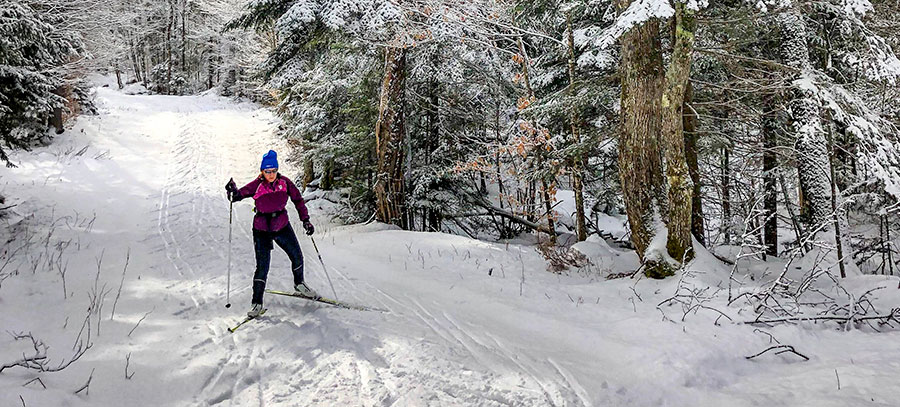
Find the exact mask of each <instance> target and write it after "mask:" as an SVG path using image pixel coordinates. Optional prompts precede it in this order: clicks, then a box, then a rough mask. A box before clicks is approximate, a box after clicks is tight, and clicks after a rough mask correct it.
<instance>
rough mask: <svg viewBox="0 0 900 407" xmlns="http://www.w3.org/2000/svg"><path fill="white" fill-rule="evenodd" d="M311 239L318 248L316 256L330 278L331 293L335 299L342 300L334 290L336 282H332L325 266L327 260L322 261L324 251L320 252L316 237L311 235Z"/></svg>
mask: <svg viewBox="0 0 900 407" xmlns="http://www.w3.org/2000/svg"><path fill="white" fill-rule="evenodd" d="M309 240H312V244H313V248H314V249H316V256H318V257H319V263H321V264H322V270H323V271H324V272H325V278H327V279H328V285H330V286H331V293H332V294H334V299H335V300H338V301H340V298H338V295H337V291H334V284H332V283H331V276H329V275H328V268H327V267H325V262H324V261H322V253H319V246H318V245H316V239H314V238H313V237H312V236H310V237H309Z"/></svg>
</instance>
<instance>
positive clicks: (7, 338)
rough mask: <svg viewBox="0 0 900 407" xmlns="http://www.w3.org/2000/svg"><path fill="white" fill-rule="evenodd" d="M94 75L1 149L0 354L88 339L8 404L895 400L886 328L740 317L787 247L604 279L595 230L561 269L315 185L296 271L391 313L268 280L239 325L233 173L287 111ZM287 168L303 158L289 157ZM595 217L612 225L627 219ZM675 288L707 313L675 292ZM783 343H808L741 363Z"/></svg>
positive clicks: (623, 258)
mask: <svg viewBox="0 0 900 407" xmlns="http://www.w3.org/2000/svg"><path fill="white" fill-rule="evenodd" d="M97 92H98V94H97V99H98V103H99V105H100V109H101V113H100V115H99V116H92V117H89V116H85V117H81V118H79V119H78V120H77V122H76V123H75V125H74V127H72V128H70V129H69V130H68V131H66V132H65V133H64V134H62V135H60V136H58V137H57V138H56V139H55V140H54V142H53V143H52V144H50V145H49V146H47V147H41V148H35V149H34V150H32V151H29V152H25V151H18V152H14V153H13V154H12V155H11V158H12V161H13V162H14V163H15V164H16V165H18V168H13V169H7V170H4V171H3V172H0V193H2V194H3V195H5V196H7V198H8V201H7V203H6V205H15V206H14V207H13V208H12V209H10V210H9V214H8V216H6V217H5V218H2V219H0V226H2V232H0V233H2V234H3V236H2V237H3V239H4V242H5V243H4V247H3V249H2V251H0V267H2V269H0V328H2V330H3V331H5V332H9V334H6V335H4V336H2V337H0V366H4V365H7V364H9V363H15V362H16V361H20V360H22V359H23V358H27V357H28V356H30V355H34V354H35V346H34V343H33V342H32V340H31V339H30V338H28V337H24V336H23V335H26V334H29V333H30V335H31V337H33V338H35V340H36V341H40V342H41V343H43V344H45V345H46V346H47V348H46V350H45V351H43V352H44V353H41V355H44V356H46V358H47V359H48V360H47V362H48V363H47V364H46V365H45V366H46V367H48V368H55V367H57V366H59V365H60V364H65V363H67V362H68V361H70V360H71V359H72V358H73V356H74V355H77V354H79V353H80V352H79V346H78V344H79V343H80V344H81V347H80V349H81V350H83V351H84V352H83V355H82V356H81V357H80V358H79V359H77V360H75V361H74V362H73V363H71V364H70V365H68V366H67V367H66V368H65V369H62V370H60V371H58V372H40V371H38V370H36V369H28V368H25V367H22V366H13V367H10V368H7V369H5V370H3V371H2V372H0V405H2V406H14V405H22V404H26V405H27V406H45V405H46V406H49V405H66V406H88V405H90V406H122V405H134V406H225V405H230V406H247V405H260V406H262V405H268V406H306V405H334V406H350V405H354V406H355V405H360V406H389V405H395V406H458V405H466V406H469V405H472V406H607V405H610V406H612V405H628V406H658V405H667V406H687V405H691V406H700V405H710V406H721V405H728V406H756V405H765V406H797V405H816V406H848V405H854V406H855V405H896V394H897V391H898V385H897V381H896V378H897V377H898V375H900V364H898V363H897V362H896V361H897V360H900V334H898V333H897V332H895V331H893V330H891V329H884V332H875V330H874V329H871V328H868V327H865V326H863V327H851V329H846V330H845V329H844V328H843V327H841V328H840V329H838V328H839V327H838V325H836V324H827V323H819V324H814V323H801V324H777V325H774V326H771V327H768V326H759V325H748V324H744V323H743V322H745V321H752V320H753V319H754V318H755V316H756V315H755V314H754V313H753V312H752V310H750V309H748V308H746V307H742V306H740V305H736V304H733V305H731V306H729V305H728V304H727V301H728V300H727V298H728V297H727V295H728V294H726V292H725V291H726V290H727V287H729V286H730V285H729V283H728V282H729V276H730V275H731V273H732V272H735V280H737V281H739V282H742V283H743V284H744V285H742V286H735V288H734V289H735V294H737V293H740V292H750V291H753V290H758V289H760V287H762V286H764V285H766V284H771V281H772V278H773V275H777V274H778V273H779V272H780V271H781V270H782V269H784V270H788V269H790V271H791V272H794V273H798V272H801V271H802V270H797V269H795V268H793V267H794V266H792V265H790V264H788V265H785V262H784V261H782V260H779V259H771V258H770V259H769V261H768V262H762V261H747V260H744V261H741V259H740V258H737V257H738V256H736V255H731V256H730V257H732V259H735V258H737V260H738V267H737V268H736V269H735V270H732V267H731V266H729V265H727V264H725V263H723V262H721V261H720V260H719V259H717V258H715V257H713V255H712V254H711V253H709V252H706V251H705V250H703V249H702V248H700V247H698V248H697V251H698V257H697V259H696V260H695V261H694V262H693V263H691V265H690V266H689V268H688V270H685V271H684V272H682V273H680V275H679V276H676V277H671V278H668V279H665V280H661V281H656V280H647V279H643V278H639V277H634V278H629V277H627V276H626V277H624V278H617V279H609V280H608V279H607V277H608V276H610V275H616V274H621V273H626V274H627V273H631V272H632V271H634V270H635V269H636V268H637V267H638V266H639V264H638V261H637V257H636V255H635V254H634V252H633V251H630V250H627V249H624V248H622V247H619V246H618V245H617V244H616V243H615V241H614V240H610V241H607V240H604V239H603V238H601V237H599V236H592V237H591V238H589V239H588V241H586V242H582V243H578V244H577V245H576V246H575V250H578V251H580V252H581V253H583V254H584V255H585V256H587V258H588V259H590V260H591V262H592V266H591V267H588V268H587V269H583V270H572V271H571V272H568V273H563V274H554V273H550V272H548V271H547V262H546V260H544V257H542V256H541V255H540V254H539V253H538V251H536V250H535V248H534V246H533V245H531V244H527V243H523V242H524V241H525V240H522V241H518V240H517V241H515V242H509V243H507V242H486V241H479V240H474V239H470V238H467V237H462V236H455V235H450V234H442V233H424V232H408V231H402V230H398V229H396V228H394V227H390V226H385V225H380V224H359V225H336V224H333V222H331V218H332V217H331V215H332V214H333V213H334V212H335V211H336V210H338V208H336V207H335V205H334V204H333V203H331V202H329V201H328V200H325V199H315V200H310V201H309V207H310V212H311V214H312V217H313V218H312V219H313V223H314V224H315V225H316V228H317V233H316V234H315V235H314V236H313V237H314V238H315V239H316V243H317V245H318V248H319V250H321V256H322V260H323V262H324V265H325V268H323V265H322V263H320V262H319V260H318V258H317V257H316V252H315V250H314V248H313V245H312V242H311V240H310V239H309V238H306V237H305V236H301V237H300V239H301V245H302V247H303V251H304V255H305V264H306V275H307V281H308V282H309V284H310V285H311V286H313V287H314V288H315V289H316V290H318V291H319V292H320V293H321V294H324V295H327V296H330V297H333V296H336V297H337V298H338V299H340V300H342V301H346V302H350V303H354V304H360V305H367V306H372V307H377V308H380V309H382V310H383V312H382V311H353V310H345V309H339V308H335V307H331V306H328V305H323V304H318V303H313V302H309V301H305V300H300V299H295V298H289V297H276V296H272V295H269V296H267V297H266V306H267V308H268V312H267V313H266V314H265V315H264V316H263V317H261V318H260V319H259V320H255V321H251V322H249V323H248V324H246V325H244V326H243V327H241V328H240V329H239V330H237V331H236V332H235V333H233V334H232V333H229V332H228V330H227V328H228V327H231V326H233V325H234V324H236V323H237V322H238V321H240V320H241V319H242V316H243V314H244V312H246V310H247V309H248V308H249V302H250V284H251V276H252V272H253V268H254V264H255V263H254V258H253V250H252V237H251V229H250V223H251V217H252V213H251V211H250V210H251V205H252V204H251V203H250V202H247V201H243V202H240V203H237V204H235V205H234V224H233V226H231V227H233V242H232V245H231V246H230V245H229V242H228V232H229V222H228V215H229V204H228V202H227V200H226V199H225V196H224V185H225V183H226V181H227V180H228V179H229V178H230V177H234V178H235V180H236V181H237V182H238V183H239V184H240V183H241V182H248V181H250V180H251V179H252V178H253V177H254V176H256V174H257V173H258V169H257V168H258V165H259V159H260V157H261V156H262V154H263V153H265V152H266V151H268V150H269V149H275V150H276V151H279V152H282V151H284V152H286V151H287V150H286V145H285V143H284V142H283V141H282V140H280V139H278V138H277V137H276V136H275V129H276V127H277V125H278V123H277V121H276V119H275V118H274V116H273V114H272V113H271V112H270V111H269V110H267V109H266V108H263V107H260V106H257V105H253V104H249V103H237V102H233V101H230V100H229V99H226V98H222V97H219V96H216V95H214V94H206V95H202V96H184V97H174V96H147V95H140V94H136V95H129V94H125V93H122V92H119V91H116V90H113V89H112V88H103V87H101V88H98V89H97ZM128 93H141V92H140V90H139V89H132V91H130V92H128ZM284 156H286V154H285V155H283V157H284ZM280 170H281V172H282V173H284V174H286V175H288V176H291V177H292V178H293V177H296V176H297V175H299V168H298V167H297V166H295V165H293V164H291V163H289V162H286V160H284V159H282V165H281V169H280ZM558 196H559V197H560V198H563V200H564V201H565V200H567V199H571V198H570V196H571V194H569V193H568V192H565V193H562V194H560V195H558ZM571 205H572V204H571V203H570V202H564V204H563V205H561V206H560V207H561V208H568V209H569V210H571V208H570V207H571ZM561 210H562V209H561ZM562 216H563V217H564V218H565V219H567V220H568V221H571V219H570V216H569V214H568V213H566V214H563V215H562ZM592 216H595V217H596V218H597V219H599V221H601V222H602V224H603V225H606V226H607V227H608V229H609V233H610V234H611V235H613V236H615V238H616V239H618V238H621V236H622V234H624V230H625V228H624V227H623V225H622V223H621V221H620V220H617V218H614V217H610V216H608V215H602V216H603V217H602V219H600V218H599V216H600V215H592ZM291 218H292V221H293V223H294V225H295V229H299V228H297V227H296V226H298V225H299V222H298V219H297V214H296V213H291ZM229 247H231V249H232V250H233V264H232V270H233V272H232V276H231V285H232V292H231V297H230V298H231V302H232V303H233V304H234V305H233V306H232V307H231V308H226V307H225V306H224V305H225V303H226V295H227V294H226V286H227V284H226V281H227V277H226V270H227V267H228V263H227V259H228V250H229ZM725 256H726V257H729V255H728V254H726V255H725ZM272 257H273V264H272V269H271V271H270V274H269V287H270V288H275V289H288V288H289V287H290V285H289V284H290V270H289V262H288V260H287V257H286V256H285V255H284V254H283V252H281V251H279V250H277V249H276V250H275V254H273V256H272ZM824 257H827V256H824ZM816 260H819V259H816ZM824 261H825V262H828V261H830V260H828V259H827V258H826V259H825V260H824ZM126 263H127V265H126ZM813 263H818V262H817V261H813ZM804 264H805V263H804ZM809 267H814V265H809ZM12 270H14V272H11V271H12ZM326 273H327V275H326ZM329 277H330V280H331V281H332V282H333V287H334V290H333V291H332V288H331V285H330V284H329V283H328V280H329ZM818 284H819V286H817V287H818V288H819V289H820V290H822V291H823V292H829V293H832V294H833V295H835V296H837V295H836V294H834V291H837V288H836V287H835V286H834V285H833V284H831V285H828V284H824V283H822V282H819V283H818ZM876 287H884V288H883V289H881V290H879V291H878V292H877V298H873V301H872V302H873V304H874V305H875V306H877V307H878V309H880V310H883V311H885V312H887V311H889V310H890V309H891V308H892V307H897V306H898V305H897V304H900V293H898V292H900V290H898V289H897V287H898V279H897V278H896V277H888V276H862V275H854V276H851V277H850V278H848V279H846V280H845V281H844V282H843V285H842V289H846V290H848V292H849V293H852V294H854V295H856V296H857V298H858V296H859V295H860V293H864V292H865V291H868V290H870V289H872V288H876ZM697 290H699V291H697ZM829 290H830V291H829ZM685 292H693V293H695V295H693V298H692V299H691V300H690V301H701V299H702V305H703V307H697V308H693V309H690V308H689V309H687V310H685V308H683V307H682V306H681V305H670V304H672V302H667V301H666V300H668V299H671V298H678V297H677V296H678V295H679V294H683V293H685ZM698 292H699V294H697V293H698ZM660 304H662V305H660ZM892 304H893V305H892ZM17 338H18V339H17ZM776 341H778V342H776ZM779 342H780V343H781V344H786V345H791V346H794V348H795V350H796V351H797V353H799V354H802V355H804V356H805V357H808V358H809V360H808V361H805V360H803V359H802V358H801V357H800V356H798V355H797V354H794V353H784V354H781V355H775V354H774V352H769V353H764V354H762V355H760V356H758V357H756V358H753V359H752V360H748V359H747V357H748V356H752V355H755V354H757V353H760V352H762V351H764V350H766V349H767V348H769V347H770V346H773V344H776V343H779ZM73 344H74V345H75V346H73ZM37 349H38V351H40V350H41V349H43V348H41V347H40V346H38V348H37ZM36 378H39V379H40V381H37V380H35V379H36ZM85 384H89V385H88V386H87V387H84V386H85ZM45 387H46V388H45ZM79 390H81V391H79ZM76 391H77V393H76Z"/></svg>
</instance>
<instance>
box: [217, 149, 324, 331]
mask: <svg viewBox="0 0 900 407" xmlns="http://www.w3.org/2000/svg"><path fill="white" fill-rule="evenodd" d="M259 171H260V173H259V176H258V177H257V178H256V179H255V180H253V181H252V182H250V183H249V184H247V185H245V186H244V187H243V188H240V189H238V188H237V185H235V183H234V179H231V180H229V181H228V184H226V185H225V191H226V192H227V194H228V197H229V199H230V200H231V202H237V201H240V200H242V199H244V198H248V197H253V200H254V201H256V208H255V209H254V210H255V212H256V215H255V216H254V217H253V247H254V250H255V252H256V273H255V274H254V275H253V299H252V301H251V303H252V307H251V309H250V312H248V313H247V315H248V316H250V317H257V316H259V314H260V313H261V312H262V310H263V306H262V302H263V293H264V292H265V290H266V277H267V276H268V274H269V260H270V255H271V251H272V248H273V246H272V242H275V243H277V244H278V247H281V249H282V250H284V252H285V253H287V255H288V257H289V258H290V259H291V271H292V272H293V274H294V289H295V290H296V291H297V293H298V294H300V295H303V296H305V297H311V298H315V297H318V294H316V292H315V291H313V290H312V289H310V288H309V286H307V285H306V283H305V282H304V281H303V253H301V251H300V243H299V242H298V241H297V235H296V234H294V229H293V228H292V227H291V222H290V219H289V218H288V213H287V210H286V209H285V206H286V205H287V201H288V199H290V200H291V201H292V202H293V203H294V206H295V207H296V208H297V212H299V213H300V220H301V221H302V222H303V229H305V230H306V234H307V235H312V234H313V232H314V231H315V228H313V225H312V223H310V222H309V212H308V211H307V209H306V204H305V203H304V201H303V196H302V195H301V194H300V190H299V189H297V186H296V185H294V183H293V182H291V180H290V179H288V178H287V177H284V176H282V175H281V174H279V173H278V156H277V154H276V153H275V151H273V150H269V152H268V153H266V154H265V155H264V156H263V159H262V163H261V164H260V166H259Z"/></svg>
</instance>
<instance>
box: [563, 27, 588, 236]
mask: <svg viewBox="0 0 900 407" xmlns="http://www.w3.org/2000/svg"><path fill="white" fill-rule="evenodd" d="M566 26H567V28H568V31H569V89H568V93H569V98H574V97H575V39H574V35H573V33H572V15H571V13H566ZM569 116H570V117H569V120H570V121H571V126H572V141H573V142H575V144H581V136H580V135H579V134H578V115H577V114H576V112H575V103H574V102H570V106H569ZM583 173H584V165H583V162H582V157H581V153H576V154H575V157H574V158H573V159H572V181H573V186H572V188H573V189H574V190H575V236H576V237H577V238H578V241H579V242H581V241H584V240H585V239H587V227H586V226H585V224H586V222H585V219H584V186H583V185H582V178H583V175H584V174H583Z"/></svg>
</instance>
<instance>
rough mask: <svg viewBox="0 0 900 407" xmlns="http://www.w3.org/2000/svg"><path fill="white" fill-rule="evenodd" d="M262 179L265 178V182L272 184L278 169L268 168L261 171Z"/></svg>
mask: <svg viewBox="0 0 900 407" xmlns="http://www.w3.org/2000/svg"><path fill="white" fill-rule="evenodd" d="M262 174H263V177H265V178H266V181H267V182H274V181H275V177H276V176H278V168H270V169H267V170H263V172H262Z"/></svg>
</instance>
